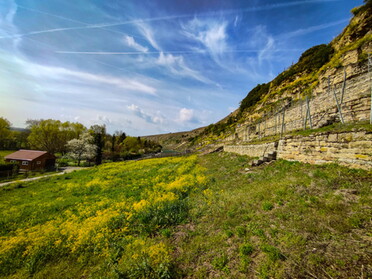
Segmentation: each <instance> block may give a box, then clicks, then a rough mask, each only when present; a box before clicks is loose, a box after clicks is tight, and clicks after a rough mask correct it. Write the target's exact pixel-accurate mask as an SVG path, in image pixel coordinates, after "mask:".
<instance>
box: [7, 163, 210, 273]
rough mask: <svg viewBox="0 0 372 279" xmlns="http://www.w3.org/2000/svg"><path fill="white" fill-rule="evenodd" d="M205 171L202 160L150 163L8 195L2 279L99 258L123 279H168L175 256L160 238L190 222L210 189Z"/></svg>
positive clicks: (105, 168)
mask: <svg viewBox="0 0 372 279" xmlns="http://www.w3.org/2000/svg"><path fill="white" fill-rule="evenodd" d="M204 171H205V170H204V169H202V168H200V167H199V166H198V165H197V157H196V156H190V157H178V158H161V159H150V160H143V161H138V162H122V163H111V164H105V165H102V166H99V167H94V168H91V169H89V170H84V171H80V172H76V173H72V174H68V175H65V176H59V177H55V178H51V179H49V180H46V181H36V182H31V183H29V184H27V187H24V188H20V189H12V190H11V191H3V192H2V193H1V194H2V195H0V210H1V212H2V214H1V216H0V225H2V226H0V277H1V276H4V277H6V276H9V275H12V274H14V273H15V272H18V271H19V270H21V272H23V273H24V274H29V275H31V274H33V273H37V272H38V271H39V270H41V269H42V268H43V267H44V266H45V265H46V264H47V263H50V262H51V263H53V261H57V260H60V259H64V258H66V259H69V261H71V260H72V261H73V262H76V263H80V264H86V263H88V262H89V261H90V259H91V258H92V257H101V258H103V259H105V260H106V261H109V262H110V264H109V266H113V267H114V268H113V269H112V270H111V271H110V272H114V273H115V274H116V273H119V275H120V274H121V275H120V276H124V277H125V276H127V275H128V274H130V277H131V278H163V277H167V276H168V275H169V272H170V268H171V257H170V253H171V249H170V247H167V246H166V245H165V244H164V243H162V242H159V241H156V239H155V238H154V236H155V235H156V233H157V231H158V230H159V229H161V228H165V227H169V226H172V225H177V224H179V223H180V222H182V221H183V220H184V219H185V218H186V217H187V214H188V203H187V199H186V198H187V196H188V193H189V192H190V191H194V190H196V189H198V188H199V187H200V186H202V187H204V185H205V184H206V181H207V180H206V177H205V176H204ZM105 266H107V264H105ZM25 272H26V273H25ZM125 274H126V275H125ZM115 276H116V275H115ZM103 277H105V276H103Z"/></svg>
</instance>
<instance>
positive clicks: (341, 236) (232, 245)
mask: <svg viewBox="0 0 372 279" xmlns="http://www.w3.org/2000/svg"><path fill="white" fill-rule="evenodd" d="M200 163H201V165H202V166H204V167H206V168H207V174H208V176H209V180H210V181H211V182H210V184H209V185H208V189H206V190H204V191H203V195H199V196H196V197H195V196H193V198H192V199H191V200H192V208H193V209H192V211H191V212H192V217H191V222H190V224H187V225H183V226H181V227H179V228H180V229H179V230H180V231H181V232H180V231H178V232H176V233H175V234H176V235H177V236H178V237H175V238H174V240H173V242H172V243H173V245H174V246H176V247H178V248H177V250H176V251H178V252H176V253H175V254H176V255H177V268H178V269H179V270H180V274H179V276H186V277H187V276H190V277H192V278H256V277H257V278H330V277H332V278H358V277H359V276H361V272H362V270H363V273H364V276H365V278H368V277H369V276H372V274H371V269H370V262H371V256H370V254H369V252H368V247H369V240H368V235H369V233H368V232H370V231H371V224H370V222H369V216H371V213H372V212H371V208H370V206H369V204H370V203H371V202H372V200H371V188H370V185H371V183H372V176H371V172H366V171H362V170H354V169H348V168H345V167H341V166H339V165H336V164H329V165H322V166H314V165H309V164H301V163H297V162H287V161H280V160H279V161H276V162H275V163H272V164H270V165H268V166H265V167H258V168H255V169H252V170H250V171H244V169H245V168H246V167H247V165H248V163H249V158H247V157H244V156H238V155H233V154H226V153H215V154H210V155H207V156H203V157H201V158H200ZM179 251H183V252H182V253H180V252H179Z"/></svg>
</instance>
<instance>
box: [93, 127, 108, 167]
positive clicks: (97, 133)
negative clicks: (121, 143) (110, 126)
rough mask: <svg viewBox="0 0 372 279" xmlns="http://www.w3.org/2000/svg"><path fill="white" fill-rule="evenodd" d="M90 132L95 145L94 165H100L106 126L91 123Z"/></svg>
mask: <svg viewBox="0 0 372 279" xmlns="http://www.w3.org/2000/svg"><path fill="white" fill-rule="evenodd" d="M90 133H91V135H92V136H93V143H94V145H95V146H96V154H95V161H96V165H100V164H102V153H103V147H104V146H105V136H106V126H105V125H93V126H91V127H90Z"/></svg>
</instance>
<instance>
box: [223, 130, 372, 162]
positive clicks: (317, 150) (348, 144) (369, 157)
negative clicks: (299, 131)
mask: <svg viewBox="0 0 372 279" xmlns="http://www.w3.org/2000/svg"><path fill="white" fill-rule="evenodd" d="M265 150H266V152H265ZM224 151H226V152H233V153H237V154H240V155H248V156H250V157H260V156H262V155H263V154H264V152H265V155H266V154H268V153H270V152H273V151H277V158H278V159H285V160H289V161H300V162H304V163H311V164H322V163H332V162H336V163H339V164H341V165H346V166H349V167H352V168H362V169H371V168H372V132H366V131H355V132H340V133H330V132H325V133H318V134H314V135H310V136H287V137H284V138H283V139H281V140H279V143H276V142H271V143H266V144H251V145H225V146H224Z"/></svg>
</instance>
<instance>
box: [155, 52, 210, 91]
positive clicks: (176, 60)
mask: <svg viewBox="0 0 372 279" xmlns="http://www.w3.org/2000/svg"><path fill="white" fill-rule="evenodd" d="M156 63H157V64H158V65H161V66H164V67H166V68H167V69H168V70H169V71H170V72H171V73H173V74H175V75H179V76H186V77H191V78H193V79H196V80H198V81H200V82H203V83H207V84H214V83H213V82H212V81H211V80H209V79H208V78H206V77H204V76H203V75H202V74H200V73H199V72H197V71H195V70H193V69H191V68H189V67H188V66H187V65H186V63H185V61H184V58H183V56H174V55H172V54H164V53H162V52H161V53H160V55H159V58H158V59H157V61H156Z"/></svg>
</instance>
